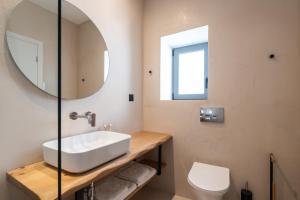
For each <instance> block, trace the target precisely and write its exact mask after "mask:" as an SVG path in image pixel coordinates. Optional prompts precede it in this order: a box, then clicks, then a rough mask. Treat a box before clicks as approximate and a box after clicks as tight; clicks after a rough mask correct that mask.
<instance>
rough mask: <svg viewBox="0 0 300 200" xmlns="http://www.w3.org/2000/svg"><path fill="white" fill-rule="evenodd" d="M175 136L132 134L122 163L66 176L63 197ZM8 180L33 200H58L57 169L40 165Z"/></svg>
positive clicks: (15, 173)
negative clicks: (128, 150) (128, 149)
mask: <svg viewBox="0 0 300 200" xmlns="http://www.w3.org/2000/svg"><path fill="white" fill-rule="evenodd" d="M171 138H172V136H171V135H169V134H165V133H154V132H147V131H142V132H138V133H133V134H132V140H131V146H130V152H129V153H128V154H126V155H124V156H122V157H120V158H118V159H115V160H113V161H111V162H109V163H106V164H104V165H101V166H99V167H98V168H95V169H93V170H91V171H88V172H85V173H82V174H72V173H68V172H62V188H61V189H62V197H67V196H69V195H71V194H73V193H75V192H76V191H78V190H80V189H82V188H85V187H87V186H88V185H89V184H90V183H92V182H96V181H98V180H100V179H102V178H103V177H106V176H107V175H109V174H111V173H113V172H115V171H116V170H118V169H120V168H121V167H123V166H124V165H126V164H127V163H129V162H131V161H133V160H135V159H137V158H139V157H140V156H142V155H144V154H146V153H148V152H149V151H151V150H153V149H155V148H156V147H158V146H159V145H161V144H164V143H165V142H167V141H169V140H170V139H171ZM7 177H8V180H9V181H11V182H12V183H13V184H15V185H16V186H17V187H19V188H20V189H21V190H22V191H24V192H25V193H26V194H28V195H29V196H30V197H31V198H32V199H41V200H55V199H57V169H56V168H53V167H51V166H49V165H47V164H46V163H45V162H39V163H35V164H32V165H28V166H24V167H21V168H18V169H15V170H12V171H9V172H8V173H7Z"/></svg>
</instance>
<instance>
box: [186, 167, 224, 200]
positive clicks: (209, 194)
mask: <svg viewBox="0 0 300 200" xmlns="http://www.w3.org/2000/svg"><path fill="white" fill-rule="evenodd" d="M188 182H189V184H190V185H191V186H192V187H193V189H194V193H195V196H196V198H197V200H222V199H223V196H224V195H225V194H226V193H227V191H228V190H229V186H230V172H229V169H227V168H224V167H218V166H214V165H208V164H203V163H197V162H195V163H194V164H193V167H192V169H191V170H190V172H189V175H188Z"/></svg>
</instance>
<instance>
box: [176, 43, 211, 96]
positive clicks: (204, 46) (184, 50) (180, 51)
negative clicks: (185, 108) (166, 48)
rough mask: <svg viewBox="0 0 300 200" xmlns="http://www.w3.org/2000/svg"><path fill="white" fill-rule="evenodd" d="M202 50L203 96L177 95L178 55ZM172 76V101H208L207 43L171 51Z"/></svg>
mask: <svg viewBox="0 0 300 200" xmlns="http://www.w3.org/2000/svg"><path fill="white" fill-rule="evenodd" d="M199 50H204V83H205V85H204V87H205V91H204V94H179V93H178V85H179V83H178V79H179V55H180V54H183V53H187V52H194V51H199ZM172 60H173V63H172V69H173V75H172V99H173V100H207V99H208V42H205V43H201V44H195V45H190V46H185V47H180V48H174V49H173V59H172Z"/></svg>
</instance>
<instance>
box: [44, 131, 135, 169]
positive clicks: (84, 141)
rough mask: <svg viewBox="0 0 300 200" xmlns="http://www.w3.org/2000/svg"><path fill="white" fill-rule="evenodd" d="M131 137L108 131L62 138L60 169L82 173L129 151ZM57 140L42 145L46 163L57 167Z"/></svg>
mask: <svg viewBox="0 0 300 200" xmlns="http://www.w3.org/2000/svg"><path fill="white" fill-rule="evenodd" d="M130 141H131V136H130V135H128V134H122V133H115V132H110V131H96V132H91V133H85V134H80V135H76V136H72V137H67V138H63V139H62V141H61V143H62V146H61V156H62V169H63V170H65V171H68V172H71V173H83V172H86V171H88V170H90V169H93V168H95V167H97V166H99V165H101V164H103V163H106V162H108V161H111V160H113V159H114V158H117V157H120V156H121V155H124V154H126V153H127V152H128V151H129V147H130ZM57 153H58V140H53V141H49V142H46V143H44V144H43V154H44V160H45V162H46V163H48V164H50V165H52V166H54V167H57Z"/></svg>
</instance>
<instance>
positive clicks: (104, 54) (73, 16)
mask: <svg viewBox="0 0 300 200" xmlns="http://www.w3.org/2000/svg"><path fill="white" fill-rule="evenodd" d="M62 15H63V18H62V97H63V98H64V99H79V98H84V97H88V96H90V95H93V94H94V93H96V92H97V91H99V90H100V89H101V87H102V86H103V84H104V82H105V80H106V78H107V75H108V71H109V55H108V50H107V46H106V43H105V41H104V38H103V37H102V35H101V33H100V32H99V30H98V29H97V27H96V26H95V24H94V23H93V22H92V21H91V20H90V19H89V17H87V15H86V14H85V13H83V12H82V11H81V10H79V9H78V8H77V7H76V6H74V5H72V4H71V3H69V2H67V1H63V14H62ZM6 39H7V45H8V48H9V50H10V53H11V56H12V58H13V60H14V61H15V63H16V65H17V66H18V68H19V69H20V70H21V72H22V73H23V74H24V76H25V77H26V78H27V79H29V80H30V81H31V82H32V83H33V84H34V85H35V86H37V87H38V88H40V89H42V90H43V91H45V92H47V93H49V94H51V95H54V96H57V1H55V0H23V1H22V2H21V3H20V4H18V6H17V7H16V8H15V10H14V11H13V12H12V15H11V17H10V19H9V22H8V25H7V31H6Z"/></svg>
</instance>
